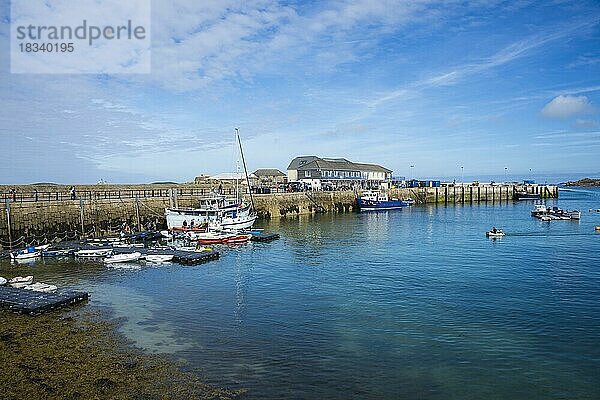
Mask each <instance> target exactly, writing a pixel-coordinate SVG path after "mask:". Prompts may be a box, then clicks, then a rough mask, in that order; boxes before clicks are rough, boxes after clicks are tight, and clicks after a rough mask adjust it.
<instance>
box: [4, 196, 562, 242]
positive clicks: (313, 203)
mask: <svg viewBox="0 0 600 400" xmlns="http://www.w3.org/2000/svg"><path fill="white" fill-rule="evenodd" d="M102 189H103V190H102V191H100V190H94V187H93V186H90V188H89V189H88V190H87V191H83V190H81V191H79V192H78V197H77V198H76V199H75V200H71V198H70V196H68V195H64V196H63V195H61V196H58V198H59V200H56V196H55V194H52V193H51V192H42V193H44V194H46V193H48V195H47V196H46V197H40V198H38V200H37V201H35V199H32V198H31V197H30V196H29V195H28V196H24V197H23V198H21V201H19V199H17V201H13V199H12V198H9V197H5V198H4V204H3V209H2V213H1V215H0V245H1V246H2V247H3V248H7V247H9V246H10V245H11V244H12V247H19V246H23V245H28V244H31V243H45V242H47V241H49V240H53V239H57V238H58V239H63V240H64V239H66V238H74V237H78V236H82V235H85V236H102V235H106V234H109V233H111V232H118V230H119V228H120V226H121V225H122V224H123V223H124V222H125V223H127V224H129V225H130V226H132V227H133V228H134V229H136V230H137V229H142V230H143V229H145V227H146V226H152V227H156V228H158V229H160V228H164V227H165V226H166V221H165V218H164V210H165V208H166V207H170V206H171V207H172V206H178V207H183V208H185V207H194V206H195V205H196V204H197V202H198V198H199V197H201V196H203V195H206V194H207V193H208V191H209V189H211V188H204V189H199V188H198V187H194V188H191V189H190V187H184V188H183V189H182V188H181V187H161V188H160V189H157V188H156V187H142V188H140V186H133V187H123V186H122V187H118V188H111V190H110V191H108V194H107V191H106V188H104V187H103V188H102ZM169 189H173V191H169ZM230 189H231V188H226V192H227V193H231V192H230ZM194 190H195V191H194ZM516 190H519V191H520V190H523V187H518V186H512V185H504V186H500V185H494V186H492V185H481V186H449V187H437V188H401V189H391V190H390V191H389V196H390V197H392V198H400V199H406V198H409V197H410V198H412V199H414V200H415V201H416V202H417V204H424V203H437V204H459V203H460V204H464V203H475V202H508V201H513V200H512V198H513V193H514V191H516ZM527 190H528V191H529V192H531V193H540V194H542V197H558V188H557V187H556V186H531V187H528V188H527ZM175 192H176V194H175ZM355 196H356V195H355V193H354V192H353V191H336V192H295V193H273V194H258V195H254V204H255V208H256V211H257V213H258V215H259V217H260V218H262V219H271V218H286V217H294V216H297V215H306V214H314V213H321V212H326V213H341V212H352V211H356V203H355Z"/></svg>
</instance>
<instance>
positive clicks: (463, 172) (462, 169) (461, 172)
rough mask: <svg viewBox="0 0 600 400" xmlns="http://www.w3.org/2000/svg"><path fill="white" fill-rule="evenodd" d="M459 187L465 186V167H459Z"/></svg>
mask: <svg viewBox="0 0 600 400" xmlns="http://www.w3.org/2000/svg"><path fill="white" fill-rule="evenodd" d="M460 186H465V167H463V166H462V165H461V166H460Z"/></svg>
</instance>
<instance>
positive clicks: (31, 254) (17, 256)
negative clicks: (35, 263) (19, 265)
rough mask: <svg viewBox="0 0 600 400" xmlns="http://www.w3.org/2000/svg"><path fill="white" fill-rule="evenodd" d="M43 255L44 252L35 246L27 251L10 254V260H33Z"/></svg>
mask: <svg viewBox="0 0 600 400" xmlns="http://www.w3.org/2000/svg"><path fill="white" fill-rule="evenodd" d="M41 255H42V250H41V249H37V248H35V247H33V246H30V247H27V248H26V249H22V250H18V251H13V252H12V253H10V258H12V259H13V260H28V259H31V258H36V257H39V256H41Z"/></svg>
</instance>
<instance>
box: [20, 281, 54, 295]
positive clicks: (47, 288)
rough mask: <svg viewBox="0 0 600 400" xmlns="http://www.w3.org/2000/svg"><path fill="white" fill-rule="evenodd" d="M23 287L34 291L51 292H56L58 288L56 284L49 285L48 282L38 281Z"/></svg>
mask: <svg viewBox="0 0 600 400" xmlns="http://www.w3.org/2000/svg"><path fill="white" fill-rule="evenodd" d="M23 289H26V290H33V291H34V292H45V293H49V292H54V291H55V290H56V289H58V288H57V287H56V286H54V285H48V284H47V283H42V282H36V283H32V284H31V285H27V286H25V287H24V288H23Z"/></svg>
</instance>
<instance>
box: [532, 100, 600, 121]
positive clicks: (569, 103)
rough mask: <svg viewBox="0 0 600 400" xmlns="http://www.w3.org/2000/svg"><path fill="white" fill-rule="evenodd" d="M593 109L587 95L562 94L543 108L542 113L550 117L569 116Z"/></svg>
mask: <svg viewBox="0 0 600 400" xmlns="http://www.w3.org/2000/svg"><path fill="white" fill-rule="evenodd" d="M593 111H594V107H593V106H592V104H591V103H590V100H589V99H588V98H587V97H586V96H570V95H560V96H557V97H555V98H554V99H552V101H551V102H550V103H548V104H546V105H545V106H544V108H542V115H543V116H545V117H548V118H569V117H572V116H574V115H577V114H586V113H590V112H593Z"/></svg>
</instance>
